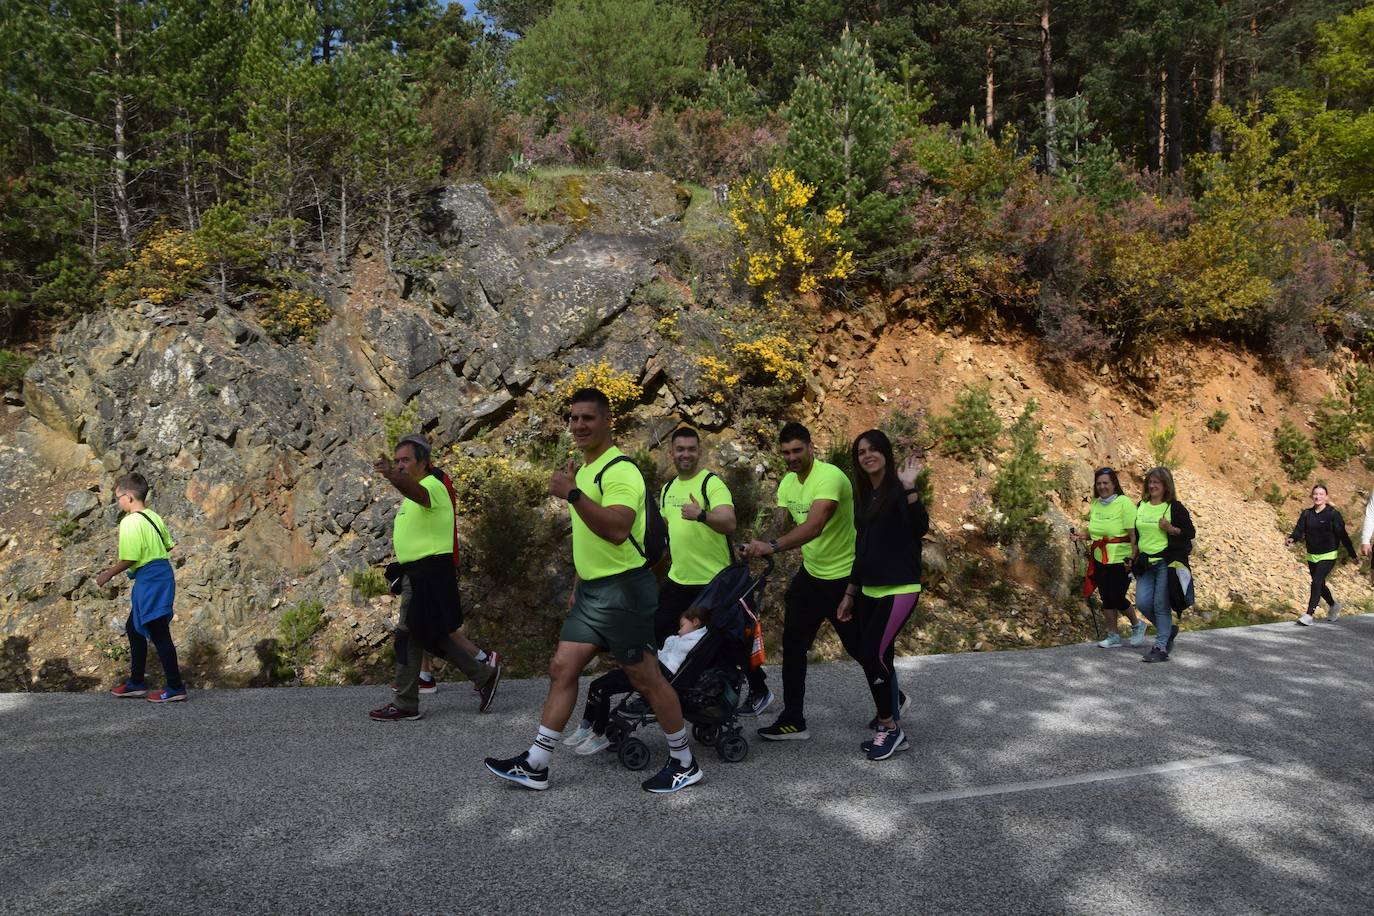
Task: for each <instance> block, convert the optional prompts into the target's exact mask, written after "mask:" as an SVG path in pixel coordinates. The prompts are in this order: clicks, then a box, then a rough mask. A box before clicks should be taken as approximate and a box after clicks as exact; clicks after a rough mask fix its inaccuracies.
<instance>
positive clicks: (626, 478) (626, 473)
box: [568, 445, 700, 580]
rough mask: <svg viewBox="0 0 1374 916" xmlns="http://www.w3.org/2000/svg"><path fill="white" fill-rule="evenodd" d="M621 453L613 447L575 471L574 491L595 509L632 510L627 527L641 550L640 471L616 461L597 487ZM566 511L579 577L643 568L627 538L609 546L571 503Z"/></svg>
mask: <svg viewBox="0 0 1374 916" xmlns="http://www.w3.org/2000/svg"><path fill="white" fill-rule="evenodd" d="M621 454H622V453H621V451H620V449H618V448H616V447H615V446H614V445H612V446H611V447H610V448H608V449H606V451H605V452H603V453H602V454H601V456H600V457H598V458H597V459H596V460H595V461H593V462H592V463H591V464H584V465H582V467H580V468H578V470H577V488H578V489H579V490H581V491H582V498H583V499H590V500H591V501H592V502H594V503H596V504H597V505H598V506H628V507H629V508H631V509H633V510H634V513H635V520H634V524H633V525H631V526H630V537H633V538H634V541H635V543H637V544H639V546H641V547H643V546H644V528H645V518H644V476H643V475H642V474H640V473H639V468H637V467H635V463H634V462H633V461H618V462H616V464H615V466H614V467H612V468H610V469H608V470H607V471H606V473H605V474H604V475H603V476H602V478H601V488H600V489H598V488H597V486H596V475H597V474H598V473H599V472H600V471H601V469H602V468H604V467H606V465H608V464H610V463H611V460H612V459H614V458H617V457H619V456H620V455H621ZM568 512H569V513H570V514H571V515H572V542H573V568H575V569H576V570H577V575H578V578H580V579H583V580H587V579H604V578H606V577H607V576H614V575H616V574H618V573H623V572H628V571H629V570H631V569H638V568H639V567H641V566H643V565H644V557H642V556H640V553H639V551H638V550H636V549H635V545H634V544H632V543H630V539H629V538H626V539H625V543H623V544H620V545H618V546H617V545H615V544H612V543H611V542H610V541H608V540H606V539H605V538H602V537H599V536H597V535H596V534H595V533H594V532H593V531H592V529H590V528H588V527H587V523H586V522H584V521H582V516H580V515H578V514H577V509H576V507H574V506H573V505H572V504H569V505H568ZM698 524H700V523H698Z"/></svg>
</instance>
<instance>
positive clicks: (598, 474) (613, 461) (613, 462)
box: [592, 455, 630, 490]
mask: <svg viewBox="0 0 1374 916" xmlns="http://www.w3.org/2000/svg"><path fill="white" fill-rule="evenodd" d="M629 460H630V456H629V455H616V456H615V457H614V458H612V459H611V460H610V461H607V462H606V466H605V467H604V468H602V469H601V470H599V471H597V472H596V476H595V477H593V478H592V483H593V484H595V485H596V488H597V489H598V490H600V489H602V487H601V478H602V477H605V476H606V472H607V471H609V470H610V469H611V467H612V466H613V465H617V464H619V463H620V462H622V461H629Z"/></svg>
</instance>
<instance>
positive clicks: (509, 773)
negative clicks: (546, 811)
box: [482, 751, 549, 789]
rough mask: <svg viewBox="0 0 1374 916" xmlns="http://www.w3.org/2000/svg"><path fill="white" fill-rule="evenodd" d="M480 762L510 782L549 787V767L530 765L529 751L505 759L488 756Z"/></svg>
mask: <svg viewBox="0 0 1374 916" xmlns="http://www.w3.org/2000/svg"><path fill="white" fill-rule="evenodd" d="M482 762H483V763H485V764H486V765H487V769H488V770H491V771H492V773H494V774H496V775H497V776H500V777H501V778H502V779H509V780H510V781H511V782H514V783H518V784H519V785H522V786H524V787H525V788H526V789H547V788H548V787H549V768H548V767H541V768H536V767H532V766H530V752H529V751H525V752H524V753H522V754H520V755H519V756H518V757H510V758H508V759H506V760H497V759H496V758H495V757H488V758H487V759H486V760H484V761H482Z"/></svg>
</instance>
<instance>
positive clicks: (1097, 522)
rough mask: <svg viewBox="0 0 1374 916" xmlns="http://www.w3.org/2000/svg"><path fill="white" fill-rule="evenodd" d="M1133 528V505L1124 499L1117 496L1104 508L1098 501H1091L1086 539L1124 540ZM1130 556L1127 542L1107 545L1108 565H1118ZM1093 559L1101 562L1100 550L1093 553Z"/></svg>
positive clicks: (1129, 546)
mask: <svg viewBox="0 0 1374 916" xmlns="http://www.w3.org/2000/svg"><path fill="white" fill-rule="evenodd" d="M1134 527H1135V503H1133V502H1131V501H1130V500H1129V499H1127V498H1126V497H1124V496H1117V498H1116V499H1114V500H1112V501H1111V503H1110V504H1109V505H1106V506H1104V505H1102V500H1100V499H1094V500H1093V507H1092V512H1091V513H1090V514H1089V515H1088V537H1090V538H1092V539H1093V540H1094V541H1096V540H1097V539H1098V538H1124V537H1126V535H1127V534H1129V533H1130V530H1131V529H1132V528H1134ZM1130 555H1131V545H1130V542H1129V541H1123V542H1122V543H1120V544H1108V545H1107V562H1108V563H1120V562H1121V561H1122V560H1125V559H1128V558H1129V557H1130ZM1093 559H1095V560H1097V562H1099V563H1101V562H1102V551H1101V548H1099V549H1098V550H1096V551H1094V552H1093Z"/></svg>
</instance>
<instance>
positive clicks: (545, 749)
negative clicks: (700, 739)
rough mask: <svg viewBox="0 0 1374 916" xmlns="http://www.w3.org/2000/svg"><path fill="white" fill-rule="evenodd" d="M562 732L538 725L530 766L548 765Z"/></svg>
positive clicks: (531, 748)
mask: <svg viewBox="0 0 1374 916" xmlns="http://www.w3.org/2000/svg"><path fill="white" fill-rule="evenodd" d="M562 734H563V733H562V732H560V731H557V730H556V729H552V728H549V727H548V726H546V725H541V726H539V731H537V732H535V735H534V743H533V744H531V745H530V749H529V761H530V766H532V767H534V768H535V769H537V770H542V769H543V768H544V767H546V766H548V765H549V759H550V758H551V757H553V747H554V744H555V743H557V741H558V737H559V736H560V735H562ZM682 734H683V735H684V738H683V740H686V738H685V736H686V734H687V729H685V728H684V729H683V730H682Z"/></svg>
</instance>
